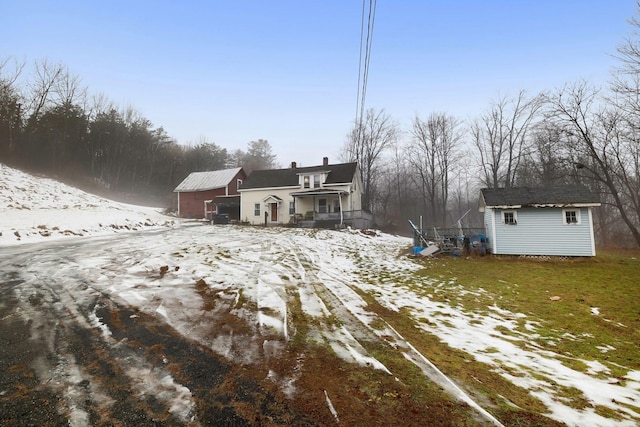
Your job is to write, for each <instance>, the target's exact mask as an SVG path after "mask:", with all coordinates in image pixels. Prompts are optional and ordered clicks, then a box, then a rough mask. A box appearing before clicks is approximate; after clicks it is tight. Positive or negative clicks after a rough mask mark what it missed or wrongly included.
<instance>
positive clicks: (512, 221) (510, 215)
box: [502, 211, 518, 225]
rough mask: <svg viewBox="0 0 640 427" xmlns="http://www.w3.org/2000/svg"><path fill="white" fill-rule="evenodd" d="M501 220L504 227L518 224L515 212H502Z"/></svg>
mask: <svg viewBox="0 0 640 427" xmlns="http://www.w3.org/2000/svg"><path fill="white" fill-rule="evenodd" d="M502 220H503V222H504V223H505V224H506V225H516V224H517V223H518V217H517V215H516V211H504V212H502Z"/></svg>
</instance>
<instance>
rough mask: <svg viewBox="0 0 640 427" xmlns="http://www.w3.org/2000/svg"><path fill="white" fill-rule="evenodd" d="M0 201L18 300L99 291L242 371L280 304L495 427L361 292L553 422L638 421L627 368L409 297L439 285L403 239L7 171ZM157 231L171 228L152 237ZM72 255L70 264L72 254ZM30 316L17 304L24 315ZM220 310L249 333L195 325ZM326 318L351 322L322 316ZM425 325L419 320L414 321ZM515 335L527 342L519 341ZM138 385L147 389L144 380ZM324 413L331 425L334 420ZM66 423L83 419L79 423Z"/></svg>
mask: <svg viewBox="0 0 640 427" xmlns="http://www.w3.org/2000/svg"><path fill="white" fill-rule="evenodd" d="M42 191H44V193H42ZM0 200H1V201H2V207H1V209H2V211H1V212H0V229H2V230H3V235H2V237H0V255H5V254H11V253H14V254H16V257H17V258H19V257H23V258H24V257H27V256H29V260H30V262H29V265H28V266H27V267H25V268H24V271H21V272H19V274H20V276H21V280H24V282H23V283H22V284H21V285H19V286H17V287H16V292H31V291H30V290H29V289H30V288H29V286H30V285H32V284H35V283H38V281H39V280H40V278H41V277H47V278H48V279H49V280H50V281H52V282H56V281H58V282H59V283H64V281H65V278H68V277H73V278H74V279H76V280H74V283H75V284H76V285H74V286H75V287H74V288H73V289H67V290H66V291H65V292H58V295H59V297H60V298H63V299H64V298H65V297H64V295H67V297H66V300H63V301H62V303H63V304H65V306H67V305H68V306H71V307H73V306H74V305H76V306H77V305H78V304H82V301H86V300H87V299H89V298H93V297H95V295H97V294H99V295H106V296H108V297H109V298H110V299H112V300H114V301H116V302H118V303H121V304H124V305H127V306H130V307H135V308H137V309H138V310H141V311H142V312H144V313H147V314H152V315H154V316H157V317H159V318H162V319H164V321H165V322H166V323H167V324H169V325H170V326H172V327H173V328H174V329H175V330H176V331H178V332H180V333H181V334H182V335H184V336H187V337H189V338H191V339H193V340H196V341H198V342H200V343H203V344H204V345H206V346H207V347H209V348H211V349H212V350H213V351H215V352H217V353H218V354H220V355H222V356H224V357H226V358H228V359H229V360H234V361H240V362H242V363H246V364H251V363H256V362H257V361H259V362H260V363H262V364H265V363H266V364H269V363H270V361H271V360H274V359H275V358H277V357H278V355H279V354H281V353H282V352H283V351H285V350H286V345H287V341H288V340H289V338H290V335H291V334H292V329H291V328H295V325H294V324H293V323H292V320H291V319H289V318H288V314H289V312H290V310H289V307H290V305H291V304H292V303H293V301H296V302H297V301H299V304H300V305H301V308H302V310H303V312H304V313H305V314H306V315H307V316H308V317H309V318H312V319H318V321H317V322H310V324H311V325H313V327H312V330H311V331H310V332H309V336H310V337H313V339H316V340H318V341H320V342H326V343H328V344H329V345H330V346H331V348H332V349H333V350H334V351H335V353H336V354H337V355H338V356H339V357H341V358H343V359H344V360H347V361H350V362H355V363H360V364H362V365H363V366H369V367H371V369H378V370H381V371H384V372H389V373H390V374H393V372H391V371H390V369H389V368H388V367H386V366H384V364H383V363H381V362H380V361H378V360H376V359H375V358H373V357H372V356H371V355H369V354H368V353H367V351H366V350H365V349H364V348H363V346H362V345H361V344H360V341H359V340H360V339H361V338H362V337H363V336H366V337H367V338H370V337H372V336H373V337H377V338H378V339H380V340H384V341H385V342H387V343H388V344H389V348H390V351H392V350H391V349H394V350H397V351H400V352H401V353H402V354H403V355H404V357H405V358H406V359H407V360H409V361H411V362H413V363H415V364H416V365H417V366H418V367H419V368H420V369H422V371H423V372H424V373H425V375H428V376H429V377H430V378H432V379H433V380H434V381H436V382H438V383H439V384H440V385H441V386H442V387H443V388H445V389H446V390H448V391H449V392H450V393H451V394H453V395H454V396H456V397H457V398H458V399H460V400H463V401H465V402H467V403H468V404H469V405H471V406H472V407H475V408H476V409H477V410H478V411H479V412H480V413H481V414H483V415H484V416H485V418H486V419H488V420H489V421H490V422H493V423H494V424H496V425H500V423H499V421H498V420H495V419H493V418H492V416H491V415H490V414H489V413H488V412H486V411H485V409H483V408H481V407H480V406H479V405H477V404H476V403H475V402H474V401H473V399H471V398H470V397H469V396H467V395H466V394H465V393H464V392H463V391H461V390H460V389H459V388H458V387H457V386H456V385H455V384H454V383H453V382H451V381H450V380H449V379H448V378H446V377H445V376H444V375H442V374H441V373H440V372H439V371H438V369H437V367H436V366H433V365H432V364H431V363H430V362H429V360H428V358H427V357H425V356H424V355H423V354H420V353H419V352H418V351H417V350H416V349H415V348H414V347H413V346H412V345H411V343H410V342H407V341H406V340H405V339H404V338H403V337H402V336H401V335H400V334H399V333H398V332H396V331H395V330H394V329H393V328H392V327H391V326H390V325H388V324H386V322H384V319H381V318H380V317H379V316H378V315H377V314H375V313H373V312H372V311H370V310H369V309H368V307H367V303H366V302H365V301H364V300H363V298H362V297H361V293H362V292H364V293H366V294H368V295H371V296H373V297H374V298H375V299H376V300H377V301H378V302H379V303H380V304H381V305H383V306H385V307H387V308H389V309H391V310H395V311H398V310H400V309H404V310H405V312H407V313H409V315H410V316H411V317H412V318H413V319H414V321H415V324H416V325H418V327H419V328H422V329H424V330H425V331H427V332H429V333H431V334H435V335H437V336H438V337H439V338H440V339H441V340H442V341H443V342H444V343H446V344H448V345H449V346H451V347H453V348H456V349H459V350H462V351H465V352H468V353H470V354H471V355H473V356H474V357H475V358H476V359H477V360H479V361H482V362H484V363H486V364H487V365H488V366H490V367H491V369H493V370H494V371H495V372H498V373H499V374H501V375H503V376H504V377H505V378H507V379H509V380H510V381H512V382H513V383H514V384H515V385H517V386H520V387H522V388H524V389H527V390H529V392H530V393H531V394H532V395H533V396H535V397H536V398H538V399H539V400H540V401H542V402H543V403H544V404H545V405H546V406H547V408H548V411H549V412H548V414H547V416H549V417H551V418H553V419H556V420H559V421H562V422H564V423H566V424H567V425H571V426H584V425H590V426H634V425H637V424H638V423H639V422H640V412H639V411H640V410H639V408H640V372H639V371H629V372H628V374H627V375H626V378H625V381H624V382H623V383H621V382H620V381H618V380H617V379H613V378H609V377H608V376H607V372H608V368H607V366H606V365H604V364H602V363H599V362H593V361H584V362H585V363H586V364H587V365H589V366H591V367H592V369H591V371H590V372H589V373H583V372H578V371H574V370H572V369H570V368H568V367H567V366H565V365H563V364H562V363H561V360H562V357H561V356H560V355H558V354H555V353H553V352H550V351H548V350H543V349H540V348H537V347H535V346H534V345H525V346H522V345H516V344H515V343H514V341H515V340H518V338H517V337H514V336H515V333H511V334H509V335H506V334H504V333H502V332H501V330H503V328H505V327H506V328H510V327H512V326H513V325H515V322H516V319H519V318H523V317H525V318H526V316H525V315H524V314H522V313H513V312H509V311H506V310H502V309H499V308H498V307H490V310H489V312H490V314H488V315H487V314H484V315H480V314H477V313H469V312H465V311H462V310H461V309H459V308H455V307H452V306H449V305H447V304H445V303H442V302H435V301H432V300H431V299H430V298H429V297H428V296H425V295H421V294H418V293H416V292H415V290H414V289H416V285H418V286H419V285H420V283H419V281H424V283H425V284H427V283H428V284H430V285H433V284H434V283H438V281H437V280H436V279H429V278H418V277H417V276H415V275H413V274H412V273H413V272H414V271H416V270H417V269H418V268H419V267H420V266H419V265H417V264H416V263H415V262H413V261H412V260H411V259H409V258H397V257H396V254H397V253H398V252H399V251H400V250H401V249H402V248H406V247H407V246H408V245H409V244H410V240H409V239H407V238H403V237H397V236H391V235H386V234H378V235H373V236H372V235H365V234H363V233H359V232H357V231H351V230H345V231H330V230H308V229H280V228H266V229H265V228H258V227H242V226H195V227H193V226H184V225H181V223H180V222H179V221H174V220H171V219H169V218H167V217H164V216H162V215H161V214H159V213H158V212H156V211H154V210H152V209H143V208H138V207H132V206H127V205H121V204H114V203H113V202H109V201H105V200H103V199H99V198H96V197H93V196H89V195H86V194H84V193H80V192H78V191H77V190H73V189H71V188H69V187H66V186H63V185H60V184H58V183H56V182H54V181H50V180H42V179H35V178H33V177H30V176H28V175H25V174H22V173H20V172H18V171H15V170H13V169H10V168H7V167H6V166H1V167H0ZM114 225H115V227H114ZM163 225H170V226H172V228H166V229H164V230H163V229H162V226H163ZM127 226H128V228H129V229H142V228H151V227H153V228H157V229H159V230H156V231H150V232H148V233H147V232H145V233H132V234H131V235H130V237H128V238H126V239H123V238H119V237H118V236H114V237H112V238H101V239H87V243H86V244H82V245H78V246H77V247H76V246H73V245H65V246H61V248H60V250H59V251H57V253H56V256H55V257H53V256H52V254H51V253H50V252H46V251H39V250H37V251H34V250H32V249H31V248H36V249H39V248H41V246H40V245H33V246H32V245H28V246H23V247H21V246H15V245H16V244H17V243H24V242H37V241H40V242H43V241H47V240H49V239H51V238H54V237H64V236H65V235H68V234H69V235H72V236H73V235H79V234H82V235H83V236H91V235H98V234H99V235H105V234H113V232H114V231H122V230H127ZM64 230H69V231H70V233H65V232H63V231H64ZM41 231H48V232H49V235H47V233H42V232H41ZM15 232H17V233H18V234H19V235H20V238H19V239H18V237H17V235H16V233H15ZM8 245H13V246H11V247H8ZM3 246H4V247H3ZM43 247H44V246H43ZM78 250H81V251H82V252H83V253H82V256H79V255H77V254H76V252H77V251H78ZM3 265H8V264H1V263H0V267H3ZM162 267H165V268H164V269H163V271H164V272H162V273H161V268H162ZM194 283H199V286H194ZM409 285H411V286H409ZM443 285H444V283H443ZM449 285H451V284H449ZM203 295H207V296H208V297H211V298H214V299H215V304H211V306H210V307H208V309H207V310H204V309H203V304H204V302H203V298H204V296H203ZM85 305H86V303H85ZM28 309H29V308H28V307H27V306H25V307H24V310H25V315H27V316H28V314H29V313H28ZM221 313H232V314H234V315H236V316H238V317H239V318H243V319H245V320H247V321H248V323H249V324H252V325H255V330H253V331H248V332H247V331H244V332H240V331H238V330H234V329H233V328H232V327H230V326H229V327H225V328H215V329H213V328H212V327H211V324H212V322H208V321H207V319H213V318H214V317H215V316H217V315H219V314H221ZM330 316H336V317H338V318H340V319H347V318H350V319H355V322H351V323H350V322H347V321H345V322H340V323H336V322H329V321H321V320H326V319H328V318H329V317H330ZM425 318H426V319H429V323H425V322H423V321H421V320H420V319H425ZM354 325H356V326H357V327H354ZM381 325H382V326H381ZM91 326H92V327H96V328H101V329H102V331H103V334H104V337H105V339H107V340H108V339H110V334H111V332H110V331H109V328H108V327H107V326H106V325H104V324H102V323H101V322H100V319H99V318H98V317H97V316H94V317H92V324H91ZM528 329H529V331H530V333H531V334H532V335H533V334H536V323H535V322H530V323H529V327H528ZM521 340H523V341H525V342H527V336H524V335H523V336H522V337H521ZM300 363H304V361H301V362H300ZM72 368H73V364H72V363H71V362H70V361H67V365H66V369H68V370H70V371H73V372H74V374H73V375H71V374H70V375H69V377H70V378H71V377H72V378H73V379H72V380H69V381H74V382H77V376H78V375H81V374H80V373H78V372H79V370H77V369H76V370H73V369H72ZM145 372H147V371H145V370H144V369H142V368H141V369H138V370H137V371H135V372H134V371H131V372H129V375H131V376H132V377H136V376H145V375H147V376H148V372H147V373H146V374H145ZM270 378H271V379H272V380H273V381H274V382H275V383H277V384H279V385H280V387H281V388H282V389H283V390H285V391H286V392H287V393H291V394H295V393H296V392H297V389H296V371H295V370H294V371H292V372H290V373H288V374H282V373H277V372H276V370H274V371H272V372H271V374H270ZM138 382H139V383H140V384H147V385H148V384H149V383H150V382H149V380H148V379H145V380H142V379H138ZM151 384H153V386H152V387H147V388H146V389H145V390H144V392H145V393H152V392H153V389H158V390H161V391H162V398H163V399H166V400H168V401H171V402H173V403H172V405H173V406H172V407H175V411H176V412H177V416H178V417H179V418H180V419H189V417H190V411H192V407H193V402H191V400H190V394H189V390H188V389H185V387H184V386H182V385H180V384H178V383H177V382H175V381H174V379H172V378H171V376H169V375H168V374H167V375H164V376H162V377H161V378H156V379H155V380H154V381H152V382H151ZM558 386H561V387H558ZM567 387H571V388H575V389H577V390H579V391H580V392H581V393H582V394H583V396H584V398H585V399H586V400H587V401H588V402H589V403H590V404H591V406H592V407H591V408H587V409H576V408H573V407H571V406H570V405H569V404H568V402H567V401H566V400H565V399H564V398H563V397H562V396H561V394H560V393H559V388H562V389H566V388H567ZM505 399H508V396H506V397H505ZM327 402H328V405H330V407H331V409H332V413H333V412H334V411H335V410H336V409H335V408H333V405H331V401H330V400H329V397H328V396H327ZM595 407H600V408H608V409H610V410H611V411H614V412H615V413H617V414H618V416H619V419H616V420H614V419H611V418H606V417H604V416H603V415H601V412H600V413H596V411H595V409H594V408H595ZM334 415H335V416H336V418H338V417H340V414H339V413H335V414H334ZM77 416H78V418H79V419H82V416H83V415H82V414H78V415H77Z"/></svg>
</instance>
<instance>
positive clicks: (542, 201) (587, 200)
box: [480, 185, 600, 208]
mask: <svg viewBox="0 0 640 427" xmlns="http://www.w3.org/2000/svg"><path fill="white" fill-rule="evenodd" d="M480 191H481V193H482V199H483V201H484V205H485V206H487V207H513V208H516V207H527V206H528V207H563V206H600V198H599V197H598V195H597V194H595V193H593V192H591V190H589V189H588V188H587V187H585V186H583V185H557V186H547V187H515V188H483V189H482V190H480Z"/></svg>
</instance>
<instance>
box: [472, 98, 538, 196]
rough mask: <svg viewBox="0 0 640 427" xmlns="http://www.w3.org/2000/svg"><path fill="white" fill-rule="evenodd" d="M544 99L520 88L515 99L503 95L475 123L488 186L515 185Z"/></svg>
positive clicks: (476, 143) (473, 130)
mask: <svg viewBox="0 0 640 427" xmlns="http://www.w3.org/2000/svg"><path fill="white" fill-rule="evenodd" d="M542 101H543V98H542V96H541V95H538V96H535V97H533V98H531V99H529V98H527V96H526V93H525V91H520V92H519V94H518V96H517V97H515V98H513V99H508V98H506V97H502V98H500V99H499V100H498V101H497V102H496V103H493V104H492V105H491V108H490V109H489V111H488V112H487V113H485V114H483V115H481V116H480V118H478V119H476V120H475V121H474V122H473V123H472V125H471V135H472V139H473V143H474V145H475V147H476V149H477V152H478V154H479V158H480V167H481V170H482V172H483V175H484V176H483V184H484V185H486V186H487V187H513V186H514V185H515V180H516V175H517V171H518V167H519V165H520V162H521V161H522V159H523V154H524V152H525V150H526V148H527V136H528V131H529V128H530V127H531V125H532V123H533V122H534V121H535V119H536V118H537V117H538V113H539V111H540V108H541V107H542V105H543V103H542Z"/></svg>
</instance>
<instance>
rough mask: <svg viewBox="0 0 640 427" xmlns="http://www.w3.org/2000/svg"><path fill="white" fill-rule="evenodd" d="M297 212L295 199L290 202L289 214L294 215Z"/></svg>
mask: <svg viewBox="0 0 640 427" xmlns="http://www.w3.org/2000/svg"><path fill="white" fill-rule="evenodd" d="M295 213H296V202H294V201H293V200H292V201H290V202H289V215H293V214H295Z"/></svg>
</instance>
